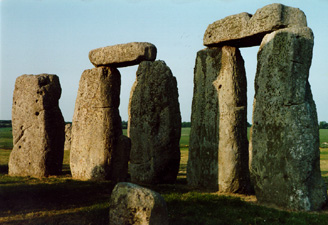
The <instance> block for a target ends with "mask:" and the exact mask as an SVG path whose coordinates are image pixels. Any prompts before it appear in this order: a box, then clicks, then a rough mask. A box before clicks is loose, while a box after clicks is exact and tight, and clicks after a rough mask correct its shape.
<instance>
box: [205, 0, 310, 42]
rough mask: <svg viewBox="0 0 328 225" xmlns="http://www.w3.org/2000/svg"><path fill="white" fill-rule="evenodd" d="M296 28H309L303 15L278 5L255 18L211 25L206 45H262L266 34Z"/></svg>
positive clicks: (235, 17) (243, 17) (245, 16)
mask: <svg viewBox="0 0 328 225" xmlns="http://www.w3.org/2000/svg"><path fill="white" fill-rule="evenodd" d="M293 26H300V27H306V26H307V22H306V16H305V14H304V13H303V11H301V10H300V9H298V8H293V7H289V6H285V5H282V4H277V3H275V4H271V5H267V6H264V7H263V8H261V9H258V10H257V11H256V13H255V14H254V15H253V16H252V15H251V14H248V13H240V14H237V15H232V16H228V17H226V18H224V19H222V20H218V21H216V22H214V23H212V24H210V25H209V26H208V28H207V29H206V31H205V34H204V45H206V46H211V45H221V46H223V45H229V46H236V47H249V46H255V45H260V43H261V41H262V38H263V37H264V35H265V34H268V33H271V32H272V31H275V30H278V29H282V28H286V27H293Z"/></svg>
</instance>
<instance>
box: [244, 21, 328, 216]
mask: <svg viewBox="0 0 328 225" xmlns="http://www.w3.org/2000/svg"><path fill="white" fill-rule="evenodd" d="M312 49H313V34H312V31H311V29H310V28H307V27H294V28H286V29H281V30H278V31H275V32H272V33H270V34H268V35H266V36H265V37H264V39H263V41H262V43H261V46H260V50H259V52H258V65H257V73H256V78H255V99H254V106H253V107H254V108H253V128H252V136H251V145H250V151H251V155H252V159H251V163H250V166H251V177H252V180H253V183H254V186H255V192H256V197H257V199H258V201H259V202H261V203H264V204H268V205H276V206H279V207H283V208H287V209H292V210H317V209H320V208H321V207H322V206H323V205H324V203H325V202H326V201H327V189H326V187H325V185H324V182H323V180H322V178H321V174H320V152H319V130H318V120H317V112H316V106H315V103H314V101H313V98H312V93H311V88H310V84H309V82H308V77H309V69H310V65H311V60H312Z"/></svg>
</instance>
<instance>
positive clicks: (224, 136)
mask: <svg viewBox="0 0 328 225" xmlns="http://www.w3.org/2000/svg"><path fill="white" fill-rule="evenodd" d="M221 51H222V53H221V55H222V56H221V68H220V72H219V76H218V78H217V80H216V81H215V82H214V85H215V87H216V88H217V92H218V96H219V117H220V121H219V191H220V192H230V193H235V192H239V193H249V192H250V191H251V187H250V176H249V168H248V158H249V156H248V140H247V80H246V73H245V67H244V60H243V58H242V56H241V54H240V51H239V49H238V48H235V47H229V46H224V47H222V50H221Z"/></svg>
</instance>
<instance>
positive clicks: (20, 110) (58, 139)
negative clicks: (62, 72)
mask: <svg viewBox="0 0 328 225" xmlns="http://www.w3.org/2000/svg"><path fill="white" fill-rule="evenodd" d="M60 95H61V87H60V83H59V78H58V76H56V75H49V74H40V75H22V76H20V77H18V78H17V79H16V83H15V90H14V96H13V107H12V125H13V144H14V147H13V150H12V152H11V154H10V158H9V165H8V166H9V175H10V176H32V177H39V178H41V177H46V176H48V175H57V174H60V173H61V170H62V164H63V154H64V140H65V133H64V130H65V123H64V118H63V116H62V113H61V111H60V109H59V106H58V100H59V98H60Z"/></svg>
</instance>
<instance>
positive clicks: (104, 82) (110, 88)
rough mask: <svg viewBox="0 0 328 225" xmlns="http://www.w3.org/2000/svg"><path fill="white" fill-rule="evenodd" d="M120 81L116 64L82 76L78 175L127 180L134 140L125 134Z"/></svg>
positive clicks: (76, 131)
mask: <svg viewBox="0 0 328 225" xmlns="http://www.w3.org/2000/svg"><path fill="white" fill-rule="evenodd" d="M120 85H121V75H120V73H119V71H118V70H117V69H115V68H110V67H97V68H93V69H89V70H85V71H84V72H83V74H82V76H81V79H80V84H79V90H78V94H77V99H76V103H75V110H74V116H73V128H72V146H71V153H70V167H71V172H72V177H73V178H74V179H81V180H87V179H109V180H113V181H124V180H125V178H126V176H127V166H128V155H129V150H130V148H129V147H130V143H129V139H127V138H124V137H122V125H121V117H120V115H119V110H118V107H119V103H120V98H119V96H120ZM117 164H119V165H120V166H117Z"/></svg>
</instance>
